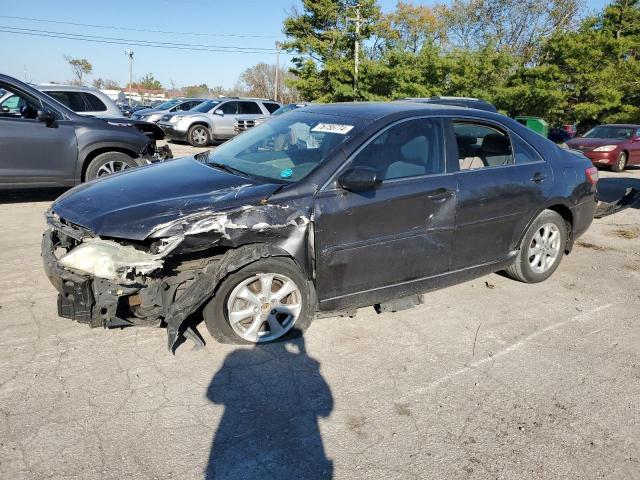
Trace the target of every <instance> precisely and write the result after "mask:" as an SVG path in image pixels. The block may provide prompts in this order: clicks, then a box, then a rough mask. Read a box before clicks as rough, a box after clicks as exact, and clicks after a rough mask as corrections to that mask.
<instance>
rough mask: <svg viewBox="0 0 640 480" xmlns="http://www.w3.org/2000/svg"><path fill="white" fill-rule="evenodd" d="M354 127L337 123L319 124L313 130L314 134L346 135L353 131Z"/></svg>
mask: <svg viewBox="0 0 640 480" xmlns="http://www.w3.org/2000/svg"><path fill="white" fill-rule="evenodd" d="M352 128H353V125H339V124H337V123H319V124H318V125H316V126H315V127H313V128H312V129H311V131H312V132H323V133H337V134H340V135H346V134H347V133H349V132H350V131H351V129H352Z"/></svg>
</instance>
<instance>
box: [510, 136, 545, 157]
mask: <svg viewBox="0 0 640 480" xmlns="http://www.w3.org/2000/svg"><path fill="white" fill-rule="evenodd" d="M511 142H512V143H513V151H514V154H515V157H516V164H520V163H533V162H541V161H543V159H542V157H541V156H540V155H539V154H538V152H536V151H535V150H534V149H533V147H531V146H530V145H529V144H528V143H527V142H525V141H524V140H522V139H521V138H520V137H518V136H517V135H511Z"/></svg>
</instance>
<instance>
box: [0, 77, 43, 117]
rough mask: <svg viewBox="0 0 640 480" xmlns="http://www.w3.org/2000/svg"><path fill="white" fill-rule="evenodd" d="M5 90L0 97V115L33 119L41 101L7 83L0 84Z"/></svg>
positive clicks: (40, 105)
mask: <svg viewBox="0 0 640 480" xmlns="http://www.w3.org/2000/svg"><path fill="white" fill-rule="evenodd" d="M0 87H1V88H2V89H3V90H5V93H4V95H3V96H2V98H0V115H2V116H3V117H14V118H23V119H26V120H34V119H35V118H36V117H37V116H38V110H40V109H42V103H41V102H40V100H38V99H37V98H35V97H32V96H31V95H28V94H26V93H23V92H20V91H18V90H15V89H13V88H12V87H11V86H9V85H6V86H5V85H0Z"/></svg>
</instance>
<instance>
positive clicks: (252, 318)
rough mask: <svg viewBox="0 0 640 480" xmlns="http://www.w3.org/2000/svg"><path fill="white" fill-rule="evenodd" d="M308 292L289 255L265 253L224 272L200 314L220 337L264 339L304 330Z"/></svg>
mask: <svg viewBox="0 0 640 480" xmlns="http://www.w3.org/2000/svg"><path fill="white" fill-rule="evenodd" d="M313 298H315V297H313V296H312V292H311V291H310V288H309V285H308V282H307V281H306V280H305V279H304V277H303V276H302V274H301V272H300V269H299V268H298V267H297V265H296V264H295V263H294V262H293V261H292V260H290V259H288V258H283V257H273V258H265V259H262V260H258V261H257V262H255V263H252V264H250V265H248V266H246V267H244V268H243V269H241V270H239V271H237V272H235V273H232V274H231V275H229V276H228V277H227V278H226V279H225V280H224V281H223V282H222V283H221V284H220V286H219V288H218V290H217V292H216V293H215V295H214V297H213V298H212V299H211V300H210V301H209V303H208V304H207V305H206V306H205V308H204V311H203V316H204V320H205V324H206V326H207V329H208V330H209V333H211V336H212V337H213V338H215V339H216V340H217V341H219V342H221V343H236V344H251V343H266V342H271V341H274V340H278V339H280V338H283V337H284V336H286V335H287V334H289V333H290V332H293V331H296V332H300V331H304V330H306V329H307V327H308V326H309V325H310V324H311V320H312V319H313V314H314V311H315V304H314V300H313Z"/></svg>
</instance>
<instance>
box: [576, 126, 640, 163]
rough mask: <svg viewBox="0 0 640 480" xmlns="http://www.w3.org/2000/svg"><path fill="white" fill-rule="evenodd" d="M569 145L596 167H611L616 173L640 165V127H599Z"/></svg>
mask: <svg viewBox="0 0 640 480" xmlns="http://www.w3.org/2000/svg"><path fill="white" fill-rule="evenodd" d="M567 145H568V146H569V148H573V149H576V150H579V151H581V152H582V153H584V154H585V155H586V156H587V157H589V158H590V159H591V161H592V162H593V164H594V165H597V166H599V167H605V166H607V167H610V168H611V170H613V171H614V172H622V171H623V170H624V169H625V167H626V166H627V165H640V125H633V124H611V125H599V126H597V127H594V128H592V129H591V130H589V131H588V132H587V133H585V134H584V135H583V136H582V137H576V138H573V139H571V140H569V141H568V142H567Z"/></svg>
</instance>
